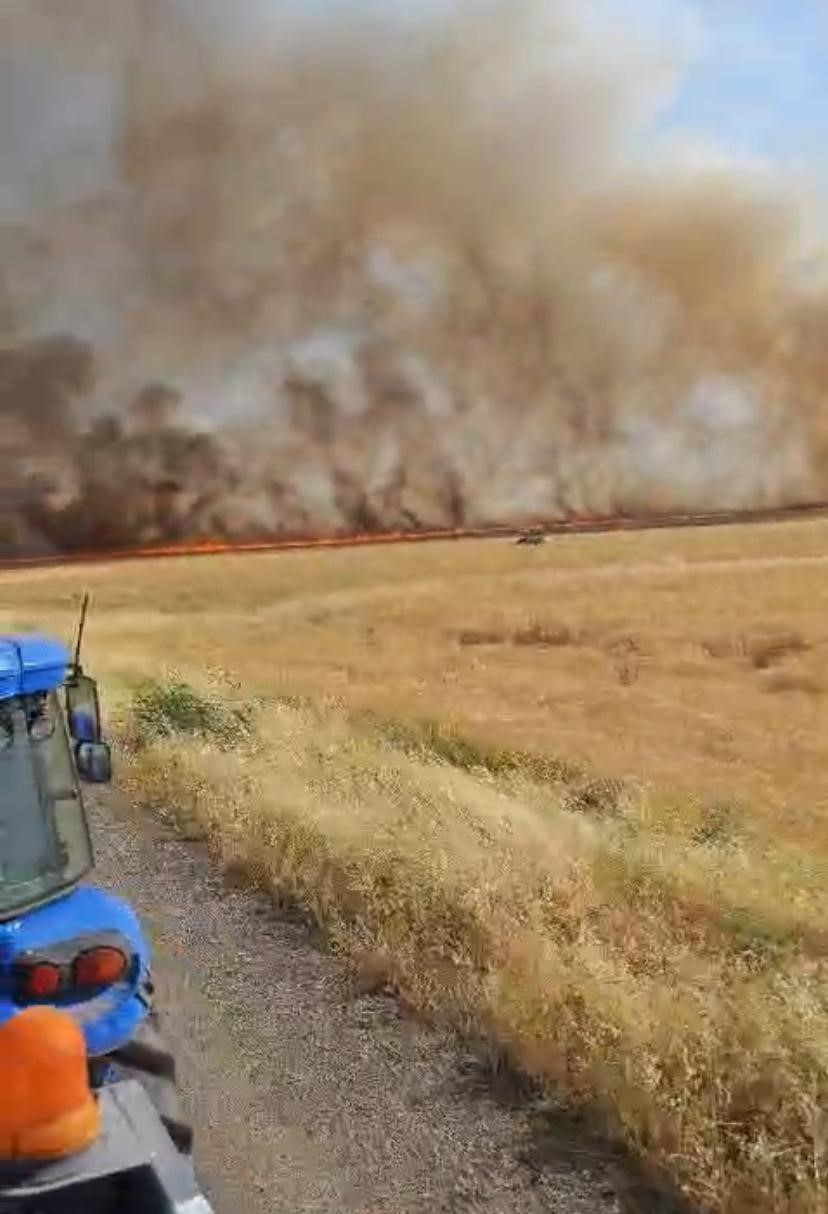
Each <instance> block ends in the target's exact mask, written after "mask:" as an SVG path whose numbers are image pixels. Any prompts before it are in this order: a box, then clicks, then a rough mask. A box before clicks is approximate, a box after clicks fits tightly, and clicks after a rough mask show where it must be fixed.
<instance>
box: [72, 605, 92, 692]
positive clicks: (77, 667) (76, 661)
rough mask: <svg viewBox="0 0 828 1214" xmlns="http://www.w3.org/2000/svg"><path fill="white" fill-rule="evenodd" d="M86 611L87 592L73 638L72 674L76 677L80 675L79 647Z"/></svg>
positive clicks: (84, 625)
mask: <svg viewBox="0 0 828 1214" xmlns="http://www.w3.org/2000/svg"><path fill="white" fill-rule="evenodd" d="M88 610H89V591H88V590H87V592H86V593H85V594H84V596H83V599H82V601H81V611H80V619H79V620H78V632H77V636H76V637H75V657H74V662H73V665H74V673H75V674H76V675H78V674H80V671H81V664H80V655H81V645H82V644H83V630H84V628H85V627H86V613H87V611H88Z"/></svg>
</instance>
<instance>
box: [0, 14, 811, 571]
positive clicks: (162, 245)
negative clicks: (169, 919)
mask: <svg viewBox="0 0 828 1214" xmlns="http://www.w3.org/2000/svg"><path fill="white" fill-rule="evenodd" d="M254 7H255V5H254V4H253V0H248V2H247V5H244V4H243V5H241V6H235V7H234V10H233V12H234V18H233V20H232V21H231V20H230V19H229V18H228V11H229V10H228V8H227V6H222V5H219V4H218V3H208V4H201V5H199V6H196V5H195V4H194V3H192V2H189V3H187V2H185V0H178V2H176V0H130V2H129V3H127V2H126V0H124V3H122V4H119V5H117V6H113V5H111V4H108V3H104V2H103V0H83V2H81V3H76V4H73V5H72V6H71V16H70V10H69V9H68V8H67V7H66V6H65V5H64V4H63V3H62V2H61V0H6V4H5V5H4V8H3V12H2V15H0V34H1V35H2V37H0V45H2V46H3V47H4V50H3V51H2V56H3V59H4V63H5V66H6V67H10V69H11V70H10V71H5V72H0V78H2V79H3V80H4V83H3V84H2V85H1V86H0V102H2V103H3V104H2V105H0V113H2V114H3V117H2V119H0V123H2V125H0V136H1V137H2V146H0V154H1V155H2V162H3V163H4V166H5V165H7V166H9V170H8V172H6V171H5V169H4V184H3V191H2V193H0V335H2V350H0V426H2V446H3V448H4V450H6V451H7V452H9V453H10V454H11V456H12V459H11V460H10V461H7V466H12V467H14V468H15V472H14V480H13V481H12V483H11V486H10V487H8V488H7V489H6V491H5V493H6V499H7V501H8V502H10V503H11V504H10V506H9V508H8V509H4V517H5V519H6V521H5V523H4V530H3V532H2V533H0V545H5V548H6V550H7V551H9V550H14V551H20V550H22V549H39V548H44V547H48V548H55V549H58V550H62V549H69V548H77V547H92V546H98V547H101V546H103V547H112V546H121V545H126V544H136V543H151V542H157V541H159V540H165V539H189V538H203V537H205V536H209V537H216V538H218V537H244V536H253V535H255V536H257V537H258V536H271V535H276V534H280V533H284V532H285V531H304V532H306V531H308V530H318V531H327V530H331V529H343V528H344V529H358V530H364V529H386V528H393V529H396V528H399V527H416V526H436V525H441V524H442V525H456V524H458V523H461V522H470V523H487V522H495V521H496V522H503V521H507V520H515V521H522V520H523V519H526V518H529V517H537V516H541V517H543V516H547V517H555V516H559V515H561V514H565V513H568V512H572V511H577V512H586V511H592V512H596V513H602V514H604V513H612V512H614V511H630V510H632V511H647V510H652V509H661V508H672V509H681V508H692V509H700V508H701V509H704V508H727V507H734V508H738V507H749V506H769V505H777V504H785V503H787V502H790V501H795V500H803V499H806V498H813V497H817V496H823V495H825V493H826V489H828V458H826V456H828V448H826V441H825V423H824V418H825V409H824V407H823V391H824V389H823V385H824V384H825V382H827V381H826V372H828V365H826V364H828V344H827V343H826V342H825V339H824V338H825V323H824V322H825V319H826V317H828V294H826V293H825V292H824V291H823V290H821V289H820V287H819V286H818V285H814V284H813V283H808V284H806V283H805V282H804V280H803V279H802V278H801V276H800V275H799V270H800V259H801V256H802V251H803V247H804V242H803V233H804V232H805V230H806V229H805V227H804V225H805V223H806V219H807V213H806V211H805V210H804V205H803V203H802V202H801V200H800V198H799V196H798V193H797V191H796V190H795V189H794V187H793V185H791V184H790V183H786V182H783V181H779V180H774V179H772V178H770V177H769V176H768V175H767V174H762V173H759V172H758V171H749V170H748V169H747V168H746V167H744V166H735V165H728V164H727V163H716V162H715V161H714V160H712V159H710V160H708V161H707V162H704V161H696V162H693V161H691V160H689V159H686V158H685V159H684V160H682V159H680V158H679V157H677V156H669V155H667V154H665V156H664V157H663V159H662V161H660V162H659V163H657V164H656V163H653V162H650V163H645V162H643V160H642V159H641V158H640V156H639V157H637V154H636V151H635V134H636V130H637V128H636V123H637V122H638V121H639V120H640V119H641V117H642V115H646V113H647V107H648V106H650V105H652V103H653V97H654V95H657V91H658V90H657V88H655V87H654V88H653V89H650V88H647V87H645V88H643V89H642V87H641V84H640V82H641V81H642V80H646V79H647V78H648V76H647V71H648V65H647V64H642V61H641V60H640V58H638V57H637V56H636V53H635V52H634V51H633V50H629V49H627V50H624V51H623V52H622V51H618V52H613V53H612V54H609V53H608V52H607V51H606V50H605V49H603V50H602V46H603V47H605V46H606V45H607V43H606V42H603V43H602V42H601V40H600V39H598V38H596V37H594V36H592V37H591V36H590V35H589V34H588V33H585V32H584V30H583V28H582V25H583V23H582V22H581V23H579V22H578V21H577V20H576V19H575V17H574V16H573V12H574V11H575V10H574V9H573V8H572V7H571V6H570V5H568V4H566V3H564V2H563V0H560V2H559V3H556V4H549V3H546V4H541V3H531V2H525V3H524V2H522V0H510V2H509V3H508V4H507V3H502V2H500V0H478V2H477V3H474V4H473V3H470V2H464V0H459V2H458V3H457V4H455V6H454V8H453V9H452V10H451V12H450V13H448V14H447V13H443V14H442V15H437V14H432V15H430V16H429V17H427V18H426V17H423V18H421V19H419V20H415V19H409V20H408V21H407V22H405V23H403V21H402V19H401V18H400V17H399V16H393V15H388V14H387V13H386V15H382V14H381V13H379V12H375V11H374V10H372V9H371V8H370V7H368V6H366V5H357V4H356V3H354V4H351V5H343V6H339V7H337V8H335V9H330V8H328V7H327V6H326V9H325V12H324V13H322V14H318V15H312V14H311V15H309V14H308V13H305V14H304V15H302V14H300V13H298V12H297V11H296V10H295V9H294V10H292V9H290V8H289V7H287V6H283V7H281V8H279V7H278V6H276V5H273V6H271V9H270V11H271V13H272V15H271V17H270V20H269V22H268V23H267V25H266V26H264V27H262V31H263V32H262V36H261V37H259V38H256V39H253V38H251V37H249V36H245V35H246V33H249V31H250V29H251V26H250V24H249V22H248V24H245V20H244V17H245V11H246V10H247V12H248V16H249V15H250V12H251V11H252V9H253V8H254ZM260 7H262V6H260ZM265 32H266V35H267V36H264V33H265ZM593 34H594V31H593ZM0 66H3V65H2V64H0ZM657 79H661V78H660V77H657ZM50 96H52V97H53V98H54V97H57V98H58V102H57V103H55V102H54V100H53V101H52V102H51V103H50V101H49V98H50Z"/></svg>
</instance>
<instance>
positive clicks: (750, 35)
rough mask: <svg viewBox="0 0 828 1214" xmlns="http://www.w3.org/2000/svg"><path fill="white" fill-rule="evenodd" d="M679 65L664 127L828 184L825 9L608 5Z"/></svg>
mask: <svg viewBox="0 0 828 1214" xmlns="http://www.w3.org/2000/svg"><path fill="white" fill-rule="evenodd" d="M606 3H607V5H608V6H609V8H610V11H611V12H612V13H614V14H617V15H618V16H619V17H620V18H621V20H622V21H623V23H624V26H625V28H626V30H627V31H628V32H629V33H632V34H633V36H634V37H635V36H636V35H642V36H644V37H646V38H648V39H650V38H652V39H653V40H655V41H656V42H657V43H659V44H661V45H662V46H663V47H664V48H665V49H667V50H668V51H669V52H671V53H673V54H676V55H677V56H678V58H679V60H680V62H681V64H682V67H681V69H680V76H679V84H678V92H677V95H676V97H675V98H674V100H673V102H672V103H671V104H670V105H669V107H668V109H667V111H666V112H665V114H664V115H663V118H662V125H663V126H666V127H668V128H676V127H678V128H679V129H687V130H689V131H691V132H693V133H698V134H701V135H702V136H705V137H707V138H711V139H712V140H714V141H715V142H716V143H718V144H721V145H724V147H725V149H727V150H730V151H733V152H736V153H743V154H747V155H750V156H758V157H761V158H767V159H770V160H773V161H777V162H779V161H782V162H792V163H793V164H795V165H799V166H805V167H806V168H808V169H810V170H811V171H812V172H816V173H817V174H818V175H819V176H820V177H821V178H822V180H823V182H826V183H828V155H826V153H828V0H606Z"/></svg>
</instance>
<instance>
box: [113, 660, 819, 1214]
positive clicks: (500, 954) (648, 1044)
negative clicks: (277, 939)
mask: <svg viewBox="0 0 828 1214" xmlns="http://www.w3.org/2000/svg"><path fill="white" fill-rule="evenodd" d="M238 695H239V693H238V691H233V690H232V689H230V688H227V687H224V688H218V689H217V688H216V687H206V686H202V687H198V688H197V689H193V688H192V687H190V686H188V685H187V684H185V683H180V682H179V683H176V682H170V683H164V684H151V685H147V686H145V687H142V688H141V689H140V690H139V691H138V692H137V693H135V694H133V695H132V697H131V698H130V699H129V700H128V701H126V700H125V701H124V705H123V710H122V713H121V722H120V734H121V740H122V745H123V750H124V756H125V778H126V780H127V782H128V785H129V787H130V790H131V791H132V792H133V794H134V795H135V797H136V798H137V799H138V800H139V801H140V802H141V803H143V804H144V805H146V806H148V807H152V808H153V809H155V810H157V811H160V812H162V813H164V814H167V815H170V816H171V817H172V818H173V820H174V821H175V822H176V823H177V824H178V825H179V826H180V827H182V828H183V829H185V830H186V831H187V832H188V833H197V834H198V835H200V836H202V837H205V838H207V839H209V840H210V842H211V844H212V846H213V847H214V848H215V849H216V851H217V853H218V854H219V856H220V857H221V859H222V861H223V862H224V863H225V864H226V865H228V866H231V867H233V868H242V869H243V870H244V871H245V872H246V874H247V875H248V876H249V877H250V878H251V879H252V880H254V881H256V882H257V883H258V884H259V885H261V886H262V888H264V889H266V890H268V891H269V892H271V893H272V894H273V895H274V896H275V897H277V898H284V897H288V898H290V899H291V900H295V901H298V902H299V903H300V904H301V905H302V906H303V907H304V908H305V909H306V910H307V911H308V912H309V913H310V914H311V915H312V916H313V917H314V918H315V920H316V921H317V922H318V923H319V924H320V925H322V926H323V927H324V928H325V929H326V931H327V933H328V934H329V937H330V939H331V940H332V942H333V943H334V945H335V946H336V947H337V948H338V949H339V950H340V951H341V952H342V953H343V955H345V956H346V957H347V958H348V959H349V960H350V962H351V963H352V964H353V965H354V966H355V967H358V968H360V969H361V970H363V971H364V972H365V973H367V974H369V975H372V976H373V977H374V979H375V980H376V981H377V982H387V983H389V984H391V985H393V986H394V987H395V988H396V989H397V990H398V991H399V992H400V993H402V994H404V996H405V997H406V998H407V999H408V1000H410V1001H411V1002H412V1003H414V1004H415V1005H417V1006H418V1007H420V1008H422V1009H423V1010H424V1011H427V1012H429V1013H434V1014H437V1015H440V1016H444V1017H448V1018H450V1020H451V1021H452V1022H453V1023H454V1024H456V1025H458V1026H459V1027H461V1028H463V1029H469V1030H473V1031H475V1032H480V1031H482V1032H484V1033H485V1034H487V1035H488V1036H489V1037H490V1038H491V1039H492V1040H493V1041H494V1042H496V1043H497V1044H498V1046H499V1047H500V1048H503V1049H504V1050H505V1051H506V1052H507V1053H508V1055H509V1057H510V1059H511V1060H512V1062H513V1063H514V1064H516V1065H517V1066H519V1067H520V1068H521V1069H523V1070H524V1071H525V1072H526V1073H528V1074H530V1075H532V1076H533V1077H535V1078H537V1079H540V1080H541V1081H543V1082H545V1083H548V1084H549V1085H553V1086H555V1087H556V1088H560V1087H561V1086H563V1087H565V1089H566V1090H567V1092H568V1093H569V1097H570V1099H571V1100H572V1101H573V1102H574V1103H576V1104H584V1105H588V1106H589V1107H590V1108H592V1109H595V1108H598V1109H600V1110H602V1111H603V1114H604V1116H605V1118H606V1121H607V1123H608V1125H609V1126H610V1128H611V1129H613V1130H614V1131H615V1132H617V1133H619V1134H620V1135H621V1136H622V1137H623V1138H624V1139H625V1140H626V1141H627V1142H628V1143H629V1144H631V1145H632V1146H633V1147H634V1148H635V1149H636V1150H637V1151H638V1152H640V1153H641V1155H642V1156H643V1157H644V1158H645V1159H648V1160H651V1161H652V1162H653V1163H655V1164H657V1165H659V1166H660V1167H661V1166H663V1167H666V1168H667V1169H668V1171H669V1172H670V1173H671V1174H672V1176H673V1177H674V1178H675V1179H676V1180H677V1182H678V1183H679V1185H680V1186H681V1187H682V1188H683V1190H684V1191H685V1192H686V1193H687V1194H688V1195H689V1196H690V1197H692V1198H693V1199H694V1200H695V1201H697V1202H698V1203H699V1204H701V1205H702V1206H703V1207H705V1208H708V1209H710V1210H716V1211H727V1212H728V1214H747V1211H752V1212H756V1214H759V1212H767V1214H781V1212H782V1211H785V1212H786V1214H788V1212H790V1214H806V1212H807V1214H816V1212H818V1211H825V1210H828V1201H827V1200H826V1181H827V1179H828V1149H827V1147H826V1135H828V1115H826V1109H828V990H827V989H826V973H827V970H826V954H828V930H826V927H825V922H824V905H825V903H824V878H825V873H824V871H821V870H820V867H819V863H818V861H816V860H812V859H810V858H809V857H808V855H806V854H804V853H799V852H797V851H795V850H793V849H792V848H788V849H785V848H780V847H778V846H774V845H772V841H771V840H769V839H767V838H765V837H764V836H763V835H762V834H761V833H758V832H757V828H756V827H755V825H753V823H752V820H751V818H750V817H749V816H748V815H746V814H743V813H741V812H740V808H739V806H738V805H734V804H714V805H705V804H703V803H699V804H696V805H693V804H686V803H685V804H682V805H680V806H673V805H669V804H665V803H662V802H657V801H655V800H654V799H653V798H652V797H651V796H650V795H649V794H648V793H647V791H646V789H643V788H634V787H628V786H622V785H620V784H618V783H616V782H611V781H602V780H598V779H595V778H592V777H591V776H590V775H589V773H587V772H585V771H583V770H582V769H581V768H580V767H578V766H577V765H572V766H571V765H569V764H567V763H560V762H556V761H553V760H551V759H545V758H542V757H538V756H536V755H531V754H522V753H520V752H516V751H512V750H487V749H484V748H481V747H478V746H477V745H475V744H472V743H471V742H469V741H467V740H466V739H464V738H463V737H462V736H461V735H459V734H458V733H455V732H454V731H452V730H451V729H448V728H445V727H442V726H439V725H433V724H428V723H426V724H422V723H421V724H389V723H386V722H383V721H381V720H379V719H378V718H376V717H374V716H370V715H368V714H365V713H362V714H357V715H354V714H353V713H350V714H349V713H348V712H346V711H345V709H343V708H340V707H338V706H337V705H336V704H333V703H330V704H316V705H315V704H313V703H311V702H307V701H303V700H299V699H289V700H279V699H270V700H264V701H260V702H255V703H253V702H247V701H240V700H239V698H238Z"/></svg>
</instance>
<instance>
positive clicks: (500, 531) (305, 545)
mask: <svg viewBox="0 0 828 1214" xmlns="http://www.w3.org/2000/svg"><path fill="white" fill-rule="evenodd" d="M826 514H828V502H814V503H806V504H802V505H797V506H788V507H778V508H769V509H765V510H722V511H715V512H708V513H700V514H661V515H650V516H643V515H642V516H637V517H632V516H625V515H613V516H604V517H595V516H576V517H574V518H569V519H563V520H562V519H556V520H554V521H551V522H549V521H546V522H543V521H535V522H527V523H525V524H524V525H523V526H520V527H518V526H516V525H508V524H502V525H498V526H488V527H456V528H435V529H433V530H428V531H388V532H368V533H356V534H351V535H329V536H298V537H294V538H285V539H280V540H214V539H204V540H196V541H192V542H184V543H180V544H178V543H176V544H160V545H151V546H148V547H144V548H132V549H115V550H108V551H106V550H100V551H94V550H93V551H84V552H73V553H61V554H56V555H52V556H23V557H9V558H4V559H0V569H3V570H9V569H37V568H43V567H49V566H61V565H80V564H101V563H104V564H108V563H111V562H115V561H136V560H160V559H168V558H171V557H197V556H222V555H225V556H227V555H236V554H243V553H248V554H250V553H267V552H289V551H302V550H308V549H317V548H325V549H331V548H355V547H368V546H374V545H383V544H413V543H426V542H434V541H436V540H461V539H498V538H501V539H503V538H506V539H508V538H510V537H512V538H514V537H516V536H519V535H521V534H524V533H526V532H530V531H541V532H543V533H545V534H546V535H569V534H572V535H578V534H595V533H600V532H611V531H646V530H656V529H658V530H661V529H670V528H687V527H711V526H726V525H732V524H746V523H760V522H783V521H785V520H794V519H806V518H816V517H821V516H824V515H826Z"/></svg>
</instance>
